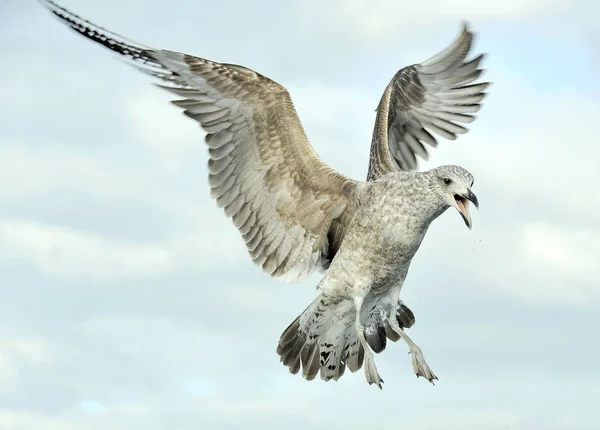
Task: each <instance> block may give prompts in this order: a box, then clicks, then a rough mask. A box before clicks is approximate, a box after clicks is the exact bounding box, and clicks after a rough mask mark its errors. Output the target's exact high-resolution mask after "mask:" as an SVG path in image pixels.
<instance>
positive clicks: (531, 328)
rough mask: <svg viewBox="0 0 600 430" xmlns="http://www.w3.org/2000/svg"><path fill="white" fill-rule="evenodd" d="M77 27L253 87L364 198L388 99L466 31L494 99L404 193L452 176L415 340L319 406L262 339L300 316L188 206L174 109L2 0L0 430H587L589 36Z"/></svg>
mask: <svg viewBox="0 0 600 430" xmlns="http://www.w3.org/2000/svg"><path fill="white" fill-rule="evenodd" d="M63 5H64V6H66V7H68V8H71V9H72V10H73V11H74V12H76V13H78V14H81V15H82V16H84V17H86V18H88V19H90V20H92V21H93V22H96V23H97V24H99V25H101V26H104V27H107V28H109V29H111V30H113V31H116V32H117V33H121V34H124V35H125V36H128V37H130V38H132V39H134V40H139V41H142V42H144V43H146V44H149V45H154V46H156V47H162V48H168V49H174V50H178V51H185V52H188V53H190V54H196V55H200V56H203V57H207V58H210V59H214V60H217V61H226V62H233V63H238V64H243V65H246V66H248V67H251V68H253V69H255V70H257V71H259V72H261V73H263V74H265V75H267V76H269V77H271V78H273V79H275V80H277V81H278V82H280V83H281V84H283V85H285V86H286V87H287V88H288V89H289V90H290V92H291V95H292V98H293V99H294V101H295V104H296V108H297V110H298V112H299V115H300V118H301V119H302V121H303V123H304V125H305V128H306V130H307V133H308V136H309V138H310V140H311V143H312V144H313V146H314V147H315V149H316V150H317V152H318V153H319V155H321V157H322V158H323V159H324V160H325V161H326V162H328V163H329V164H330V165H331V166H333V167H334V168H336V169H338V170H339V171H341V172H342V173H344V174H347V175H349V176H352V177H354V178H357V179H364V177H365V176H366V171H367V165H368V150H369V146H370V137H371V131H372V126H373V121H374V118H375V112H374V109H375V107H376V106H377V103H378V101H379V98H380V96H381V93H382V91H383V89H384V87H385V85H387V83H388V81H389V79H390V78H391V77H392V75H393V74H394V73H395V72H396V71H397V70H398V69H399V68H401V67H403V66H405V65H407V64H410V63H414V62H418V61H421V60H424V59H426V58H428V57H429V56H431V55H433V54H434V53H436V52H437V51H438V50H439V49H441V48H443V47H444V46H445V45H446V44H447V43H448V42H449V41H451V40H452V39H453V38H454V37H455V36H456V35H457V33H458V31H459V28H460V21H461V20H462V19H468V20H469V21H470V22H471V25H472V27H473V28H474V29H475V30H476V31H477V32H478V38H477V41H476V44H475V52H488V53H489V57H488V58H487V59H486V60H485V66H486V67H487V68H488V71H487V72H486V75H485V77H486V79H489V80H492V81H493V82H494V85H493V86H492V87H491V88H490V95H489V97H488V98H487V99H486V100H485V106H484V109H482V111H481V113H480V115H479V118H478V119H477V121H475V122H474V123H473V124H472V125H471V130H472V131H471V132H470V133H468V134H467V135H464V136H462V137H460V138H459V139H458V140H457V141H455V142H448V141H442V143H440V146H439V147H438V149H437V150H436V151H434V152H433V153H432V157H431V159H430V161H429V162H428V163H425V164H423V165H422V168H423V169H426V168H431V167H434V166H437V165H441V164H447V163H452V164H461V165H463V166H465V167H466V168H468V169H469V170H470V171H472V172H473V173H474V175H475V178H476V180H475V186H474V191H475V192H476V193H477V195H478V197H479V200H480V203H481V210H479V211H478V212H475V213H474V214H473V222H474V228H473V230H472V231H468V229H466V228H465V227H464V224H463V223H462V221H461V219H460V217H459V216H458V214H456V213H454V212H452V211H448V212H447V213H446V214H444V215H443V216H442V217H441V218H440V219H439V220H437V221H436V222H435V223H434V225H433V226H432V227H431V229H430V231H429V233H428V236H427V237H426V239H425V241H424V243H423V246H422V248H421V250H420V251H419V253H418V254H417V256H416V257H415V260H414V262H413V265H412V268H411V272H410V273H409V276H408V279H407V281H406V284H405V286H404V289H403V297H404V300H405V301H406V303H407V304H408V305H409V306H410V307H411V309H413V311H414V312H415V314H416V319H417V323H416V325H415V326H414V327H413V328H411V329H410V331H411V337H412V338H413V339H414V340H415V341H416V342H417V343H418V344H419V345H420V346H421V348H422V349H423V351H424V354H425V356H426V357H427V360H428V362H429V364H430V365H431V367H432V369H433V370H434V372H435V373H436V374H437V375H438V376H439V378H440V381H439V383H438V384H437V385H436V386H435V387H433V386H431V385H430V384H428V383H427V382H425V381H424V380H422V379H416V378H415V376H414V375H413V373H412V369H411V365H410V357H409V356H408V355H407V348H406V346H405V345H404V344H401V343H399V344H394V345H392V346H391V347H388V349H387V350H386V351H385V352H384V353H383V354H381V355H379V356H377V363H378V367H379V371H380V373H381V375H382V377H383V379H384V380H385V381H386V384H385V386H384V390H383V391H381V392H380V391H379V390H378V389H376V388H374V387H369V386H367V384H366V383H365V380H364V375H363V373H362V371H361V372H360V373H357V374H348V375H345V376H344V377H343V378H342V379H341V380H340V381H339V382H338V383H324V382H322V381H320V380H316V381H313V382H310V383H309V382H306V381H304V380H303V379H302V378H300V377H298V376H292V375H290V374H288V372H287V370H286V369H285V367H283V366H282V365H281V364H280V363H279V361H278V357H277V355H276V353H275V347H276V343H277V339H278V337H279V335H280V334H281V332H282V331H283V329H285V327H287V325H288V324H289V322H290V321H292V320H293V319H294V318H295V317H296V316H297V315H298V314H299V313H300V312H301V311H302V310H303V309H304V308H305V306H306V305H307V304H308V303H309V301H311V300H312V299H313V298H314V296H315V289H314V287H315V285H316V283H317V282H318V279H319V277H318V275H314V276H312V277H310V278H309V279H307V280H306V281H303V282H301V283H299V284H291V285H288V284H280V283H278V282H277V281H274V280H270V279H268V278H267V277H265V276H264V275H263V274H262V273H261V272H260V271H259V270H258V269H257V268H255V267H254V266H253V265H252V263H251V261H250V259H249V258H248V256H247V253H246V250H245V247H244V246H243V242H242V239H241V238H240V237H239V236H238V233H237V232H236V230H235V228H234V227H233V226H232V224H231V221H230V220H228V219H226V218H225V217H224V216H223V215H222V213H221V211H220V210H219V209H217V208H216V205H215V204H214V202H213V201H212V200H211V199H210V197H209V187H208V184H207V180H206V177H207V172H206V160H207V157H206V148H205V146H204V143H203V135H202V132H201V131H200V129H199V127H198V126H197V125H196V123H194V122H192V121H190V120H188V119H186V118H185V117H184V116H183V115H182V114H181V112H180V111H179V110H178V109H175V108H173V107H172V106H169V104H168V101H169V100H170V95H169V94H166V93H164V92H161V91H159V90H158V89H156V88H154V87H152V86H151V85H149V84H150V82H151V80H150V79H149V78H147V77H145V76H142V75H140V74H138V73H137V72H136V71H135V70H132V69H129V68H128V67H126V66H125V65H124V64H122V63H121V62H119V61H115V60H114V57H113V56H112V55H111V54H110V53H108V52H106V51H105V50H103V49H101V48H99V47H97V46H94V45H93V44H92V43H90V42H88V41H86V40H84V39H83V38H81V37H78V36H76V35H75V33H73V32H71V31H68V30H67V29H66V28H64V27H63V26H62V25H61V24H60V23H59V22H57V21H56V20H54V19H53V18H52V17H51V16H50V15H49V14H48V13H47V12H46V11H45V10H43V8H41V7H40V6H39V5H38V4H37V3H36V2H34V1H30V0H27V1H25V0H23V1H14V0H13V1H3V2H0V52H2V54H3V58H2V60H3V61H2V64H3V66H2V68H1V69H0V94H2V101H3V103H1V104H0V124H1V126H0V184H2V185H0V273H1V277H0V279H1V281H0V428H2V429H10V430H13V429H15V430H16V429H19V430H21V429H36V430H54V429H60V430H80V429H81V430H83V429H85V430H88V429H92V430H94V429H107V428H111V429H116V430H125V429H127V430H129V429H132V428H144V429H146V430H158V429H161V430H162V429H172V428H177V429H180V430H185V429H188V428H189V429H197V428H199V427H201V428H211V429H234V428H240V427H242V426H244V427H245V428H250V429H252V428H256V429H279V428H282V427H283V428H290V429H296V428H297V429H300V428H302V429H307V428H310V429H312V428H314V429H320V428H324V427H326V426H330V427H334V428H337V427H345V428H349V429H353V428H365V426H377V427H378V428H380V429H392V428H398V427H406V428H412V429H427V430H431V429H444V430H448V429H457V430H458V429H461V430H471V429H472V430H476V429H477V430H479V429H482V428H484V429H489V430H494V429H505V428H510V429H513V430H514V429H523V430H535V429H540V430H542V429H543V430H552V429H564V428H569V429H592V428H595V427H596V425H597V421H598V418H600V416H599V415H598V411H597V406H596V401H595V399H598V397H599V396H600V388H598V384H597V383H598V382H599V379H600V361H598V359H597V357H598V354H599V353H600V343H599V342H598V341H597V334H596V331H597V330H596V327H598V326H599V324H600V317H599V316H598V315H599V313H598V311H599V310H600V292H599V290H598V282H597V279H598V276H599V275H600V266H599V265H598V264H597V262H598V261H599V259H600V245H599V244H600V229H599V226H600V215H599V214H600V200H598V198H597V195H598V191H597V186H595V185H594V184H597V183H599V182H598V181H600V162H599V161H598V160H599V159H600V146H599V145H598V144H597V132H596V130H595V124H596V122H597V121H598V118H599V117H600V105H599V103H598V100H599V96H600V88H599V86H598V83H597V77H596V70H598V65H599V64H600V61H599V57H598V54H597V53H598V52H600V42H599V41H600V34H598V31H597V29H596V28H595V24H594V17H595V16H597V13H598V12H599V7H598V6H597V5H595V4H594V3H593V2H584V1H579V2H573V1H569V0H564V1H559V0H557V1H542V0H525V1H522V0H519V1H517V0H503V1H500V0H493V1H490V2H486V3H484V2H479V1H475V0H458V1H456V2H452V5H450V4H449V3H448V4H447V3H446V2H444V1H441V0H439V1H421V2H417V3H414V2H413V3H411V4H410V5H408V4H405V5H402V2H395V1H391V0H381V1H377V2H369V1H367V0H352V1H348V2H343V1H341V0H332V1H327V2H318V1H316V0H307V1H304V2H298V3H297V2H293V1H282V2H280V3H278V6H274V4H272V3H270V2H267V1H260V2H240V1H227V2H221V3H217V2H207V1H194V2H191V1H186V0H171V1H170V2H169V3H168V5H167V7H166V6H165V4H164V2H159V1H156V0H151V1H144V2H142V1H140V0H133V1H129V2H122V1H120V2H117V1H115V0H106V1H103V2H92V1H89V0H81V1H74V0H65V1H64V2H63Z"/></svg>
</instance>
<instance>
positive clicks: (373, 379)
mask: <svg viewBox="0 0 600 430" xmlns="http://www.w3.org/2000/svg"><path fill="white" fill-rule="evenodd" d="M363 300H364V297H357V298H355V299H354V305H355V307H356V320H355V321H354V327H355V328H356V334H357V335H358V339H359V340H360V343H361V345H362V347H363V350H364V351H365V362H364V366H365V377H366V378H367V382H368V383H369V385H371V384H376V385H377V386H378V387H379V389H380V390H381V384H383V379H381V376H379V373H378V372H377V366H375V360H374V358H373V353H372V352H371V350H370V349H369V344H368V343H367V340H366V339H365V327H364V326H363V325H362V323H361V322H360V310H361V308H362V304H363Z"/></svg>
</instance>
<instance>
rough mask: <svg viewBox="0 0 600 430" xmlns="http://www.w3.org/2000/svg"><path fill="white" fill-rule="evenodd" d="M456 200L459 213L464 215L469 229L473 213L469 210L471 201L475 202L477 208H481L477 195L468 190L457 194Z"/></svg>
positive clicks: (463, 217)
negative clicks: (462, 193)
mask: <svg viewBox="0 0 600 430" xmlns="http://www.w3.org/2000/svg"><path fill="white" fill-rule="evenodd" d="M454 200H455V201H456V208H457V209H458V213H460V215H461V216H462V219H463V220H464V222H465V224H466V225H467V227H469V230H470V229H471V227H472V223H471V213H470V212H469V202H471V203H473V205H475V207H476V208H477V209H479V201H478V200H477V196H476V195H475V194H473V192H472V191H471V190H467V193H466V194H464V195H455V196H454Z"/></svg>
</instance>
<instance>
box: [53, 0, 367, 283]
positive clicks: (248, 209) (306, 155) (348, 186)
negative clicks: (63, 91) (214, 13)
mask: <svg viewBox="0 0 600 430" xmlns="http://www.w3.org/2000/svg"><path fill="white" fill-rule="evenodd" d="M44 3H45V4H46V5H47V7H48V8H49V9H50V10H51V11H52V13H54V14H55V15H56V16H57V17H58V18H60V19H61V20H62V21H64V22H65V23H67V24H68V25H69V26H70V27H71V28H72V29H73V30H75V31H77V32H78V33H80V34H81V35H83V36H85V37H86V38H88V39H91V40H92V41H94V42H97V43H99V44H101V45H103V46H104V47H107V48H109V49H111V50H112V51H114V52H116V53H118V54H119V55H121V56H122V57H123V58H124V59H125V60H126V61H127V62H128V63H130V64H131V65H133V66H134V67H136V68H137V69H139V70H140V71H142V72H144V73H147V74H149V75H151V76H153V77H156V78H159V79H161V80H163V81H166V85H159V86H160V87H161V88H163V89H165V90H167V91H170V92H171V93H173V94H175V95H177V96H179V97H181V99H179V100H176V101H173V103H174V104H175V105H176V106H178V107H180V108H182V109H184V111H183V112H184V114H185V115H187V116H188V117H190V118H192V119H193V120H195V121H197V122H199V123H200V125H201V126H202V128H203V129H204V130H205V131H206V133H207V134H206V139H205V140H206V143H207V145H208V148H209V149H208V150H209V155H210V158H209V162H208V169H209V183H210V187H211V196H212V197H213V198H214V199H216V202H217V205H218V206H219V207H222V208H223V209H224V212H225V215H226V216H228V217H231V218H232V220H233V223H234V225H235V226H236V227H237V228H238V230H239V231H240V233H241V235H242V237H243V239H244V241H245V243H246V246H247V248H248V252H249V254H250V256H251V258H252V260H253V261H254V263H255V264H257V265H258V266H260V267H261V268H262V269H263V271H264V272H265V273H267V274H268V275H271V276H273V277H278V278H283V279H285V280H290V281H292V280H296V279H301V278H303V277H305V276H306V275H308V274H310V273H311V272H313V271H314V270H315V269H316V268H318V267H320V266H322V265H325V266H326V265H327V264H328V263H329V261H330V260H331V258H332V255H331V252H333V251H330V247H329V242H330V241H332V242H334V243H333V245H334V246H338V247H339V244H340V243H341V237H342V236H343V234H344V229H345V226H346V225H347V223H348V222H349V220H350V219H351V217H352V212H353V208H352V204H353V197H352V194H353V191H354V188H355V185H356V182H355V181H353V180H350V179H348V178H347V177H345V176H343V175H341V174H339V173H338V172H336V171H334V170H333V169H331V168H330V167H329V166H327V165H326V164H325V163H324V162H323V161H322V160H321V159H320V158H319V157H318V155H317V154H316V152H315V151H314V149H313V148H312V146H311V145H310V143H309V141H308V138H307V136H306V134H305V131H304V128H303V127H302V124H301V123H300V120H299V118H298V115H297V113H296V110H295V108H294V105H293V102H292V99H291V97H290V95H289V93H288V91H287V90H286V89H285V88H284V87H283V86H281V85H280V84H278V83H277V82H275V81H273V80H271V79H269V78H267V77H265V76H263V75H261V74H259V73H257V72H255V71H253V70H251V69H248V68H246V67H243V66H239V65H235V64H226V63H218V62H215V61H210V60H207V59H204V58H200V57H195V56H192V55H187V54H184V53H180V52H174V51H168V50H162V49H154V48H150V47H147V46H144V45H142V44H139V43H137V42H134V41H131V40H128V39H125V38H124V37H122V36H120V35H117V34H115V33H112V32H110V31H108V30H106V29H103V28H101V27H99V26H96V25H95V24H92V23H91V22H89V21H87V20H84V19H82V18H80V17H78V16H77V15H75V14H73V13H71V12H69V11H68V10H66V9H64V8H62V7H60V6H59V5H57V4H55V3H54V2H52V1H44Z"/></svg>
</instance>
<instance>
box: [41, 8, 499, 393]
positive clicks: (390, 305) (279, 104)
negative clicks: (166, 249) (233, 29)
mask: <svg viewBox="0 0 600 430" xmlns="http://www.w3.org/2000/svg"><path fill="white" fill-rule="evenodd" d="M40 2H41V3H42V4H43V5H44V6H46V7H47V8H48V9H49V10H50V11H51V12H52V13H53V14H54V15H56V16H57V17H58V18H59V19H60V20H62V21H63V22H64V23H66V24H67V25H69V26H70V27H71V28H72V29H73V30H75V31H77V32H78V33H80V34H81V35H83V36H85V37H86V38H88V39H90V40H92V41H94V42H97V43H99V44H101V45H103V46H105V47H107V48H109V49H111V50H112V51H114V52H116V53H117V54H119V55H121V56H122V57H123V58H125V59H126V60H127V61H128V62H129V63H130V64H131V65H133V66H134V67H136V68H137V69H138V70H140V71H142V72H144V73H146V74H149V75H151V76H154V77H155V78H158V79H159V80H161V81H163V85H159V86H160V87H161V88H163V89H165V90H167V91H169V92H171V93H173V94H175V95H177V96H179V97H180V99H179V100H176V101H173V104H175V105H176V106H178V107H179V108H181V109H183V112H184V114H185V115H187V116H188V117H190V118H192V119H193V120H195V121H197V122H198V123H199V124H200V125H201V126H202V128H203V129H204V131H205V132H206V143H207V146H208V151H209V163H208V167H209V184H210V187H211V196H212V197H213V198H214V199H216V201H217V204H218V206H219V207H222V208H223V209H224V212H225V215H226V216H228V217H231V218H232V220H233V223H234V225H235V226H236V227H237V229H238V230H239V232H240V234H241V235H242V237H243V238H244V241H245V243H246V246H247V248H248V252H249V254H250V257H251V258H252V260H253V261H254V262H255V263H256V264H257V265H258V266H260V267H261V268H262V270H263V271H264V272H265V273H267V274H268V275H270V276H273V277H278V278H284V279H287V280H296V279H301V278H303V277H305V276H307V275H308V274H310V273H312V272H313V271H314V270H315V269H321V270H323V271H324V272H325V275H324V276H323V279H322V280H321V282H320V283H319V286H318V289H319V295H318V297H317V298H316V299H315V300H314V301H313V303H311V305H309V306H308V308H306V310H305V311H304V312H303V313H302V314H301V315H300V316H299V317H298V318H296V320H294V321H293V322H292V324H291V325H290V326H289V327H288V328H287V329H286V330H285V331H284V332H283V334H282V335H281V338H280V341H279V345H278V347H277V352H278V354H279V355H280V357H281V360H282V361H283V364H284V365H286V366H288V367H289V369H290V371H291V372H292V373H298V372H299V371H300V370H302V374H303V375H304V377H305V378H306V379H309V380H311V379H314V378H315V377H316V375H317V374H320V376H321V378H322V379H325V380H337V379H339V378H340V377H341V376H342V375H343V374H344V371H345V369H346V367H348V369H350V371H352V372H356V371H357V370H359V369H360V368H362V367H363V366H364V368H365V374H366V378H367V380H368V382H369V383H375V384H377V385H378V386H379V387H381V383H382V382H383V381H382V380H381V378H380V377H379V374H378V373H377V369H376V367H375V364H374V360H373V355H372V352H371V351H374V352H376V353H379V352H381V351H383V350H384V349H385V347H386V343H387V339H390V340H392V341H397V340H398V339H400V338H402V339H404V341H405V342H406V343H407V344H408V345H409V348H410V352H411V353H412V355H413V367H414V370H415V372H416V373H417V375H418V376H424V377H425V378H427V379H428V380H430V381H433V380H434V379H437V378H436V377H435V375H434V374H433V372H431V370H430V369H429V367H428V366H427V364H426V363H425V360H424V359H423V356H422V353H421V351H420V349H419V348H418V346H416V345H415V344H414V342H412V340H411V339H410V338H409V337H408V336H407V335H406V333H405V332H404V329H406V328H409V327H411V326H412V325H413V324H414V322H415V318H414V315H413V313H412V311H411V310H410V309H409V308H408V307H406V305H404V303H402V301H401V300H400V297H399V295H400V289H401V287H402V284H403V283H404V279H405V278H406V274H407V272H408V269H409V266H410V262H411V260H412V257H413V256H414V255H415V253H416V252H417V250H418V248H419V246H420V244H421V241H422V240H423V238H424V236H425V233H426V232H427V229H428V227H429V225H430V224H431V222H432V221H433V220H434V219H436V218H437V217H438V216H440V215H441V214H442V213H443V212H444V211H445V210H446V209H447V208H449V207H450V206H453V207H455V208H456V209H457V210H458V211H459V212H460V214H461V215H462V217H463V219H464V221H465V223H466V224H467V225H468V226H469V228H470V226H471V219H470V214H469V210H468V201H472V202H473V203H474V204H475V205H477V199H476V197H475V196H474V194H473V193H472V192H471V190H470V187H471V186H472V184H473V177H472V176H471V174H470V173H468V172H467V171H466V170H465V169H463V168H461V167H458V166H442V167H439V168H436V169H433V170H430V171H427V172H415V171H414V170H415V169H416V167H417V161H416V156H417V155H418V156H420V157H422V158H426V157H427V151H426V150H425V147H424V146H423V143H427V144H430V145H433V146H435V145H436V140H435V138H434V137H433V136H432V135H431V134H430V132H433V133H436V134H438V135H440V136H443V137H446V138H449V139H454V138H455V137H456V134H460V133H464V132H466V131H467V130H466V129H465V128H463V127H462V126H459V125H457V124H456V123H455V122H463V123H465V122H470V121H473V120H474V117H473V116H471V115H469V114H470V113H474V112H476V111H477V110H478V109H479V107H480V105H479V102H480V101H481V99H482V98H483V97H484V93H483V92H482V91H483V89H484V88H485V87H486V86H487V85H488V84H487V83H479V84H471V85H468V84H470V83H471V82H473V81H474V80H476V79H477V78H478V77H479V75H480V74H481V69H479V63H480V61H481V58H482V56H479V57H477V58H475V59H474V60H471V61H469V62H465V59H466V56H467V54H468V53H469V51H470V47H471V42H472V38H473V34H472V33H471V32H470V31H468V30H467V28H466V26H465V28H464V30H463V33H462V34H461V36H460V37H459V38H458V39H457V41H455V42H454V43H453V44H452V45H451V46H450V47H448V48H447V49H446V50H444V51H442V52H441V53H440V54H438V55H437V56H435V57H433V58H432V59H430V60H428V61H426V62H423V63H421V64H416V65H413V66H409V67H406V68H404V69H402V70H400V71H399V72H398V73H397V74H396V75H395V76H394V78H393V79H392V81H391V82H390V84H389V85H388V87H387V88H386V90H385V92H384V94H383V97H382V99H381V101H380V103H379V107H378V109H377V119H376V124H375V129H374V133H373V141H372V146H371V160H370V166H369V176H368V180H367V181H366V182H360V181H355V180H352V179H349V178H347V177H345V176H343V175H341V174H340V173H338V172H336V171H334V170H333V169H331V168H330V167H329V166H327V165H326V164H325V163H324V162H323V161H322V160H321V159H320V158H319V157H318V155H317V154H316V152H315V151H314V150H313V148H312V146H311V145H310V143H309V142H308V139H307V137H306V134H305V132H304V129H303V127H302V124H301V123H300V120H299V118H298V115H297V113H296V110H295V108H294V105H293V103H292V99H291V97H290V95H289V93H288V92H287V90H286V89H285V88H284V87H283V86H281V85H280V84H278V83H276V82H274V81H272V80H271V79H269V78H267V77H265V76H263V75H261V74H259V73H257V72H255V71H253V70H251V69H248V68H246V67H243V66H238V65H234V64H226V63H218V62H215V61H211V60H207V59H204V58H200V57H195V56H191V55H188V54H184V53H180V52H174V51H168V50H163V49H155V48H151V47H148V46H144V45H142V44H139V43H137V42H133V41H131V40H127V39H125V38H123V37H122V36H119V35H117V34H114V33H112V32H110V31H108V30H105V29H103V28H101V27H98V26H96V25H94V24H92V23H90V22H89V21H86V20H84V19H82V18H80V17H78V16H77V15H74V14H73V13H71V12H69V11H67V10H66V9H64V8H62V7H60V6H58V5H57V4H56V3H54V2H53V1H50V0H40Z"/></svg>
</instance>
